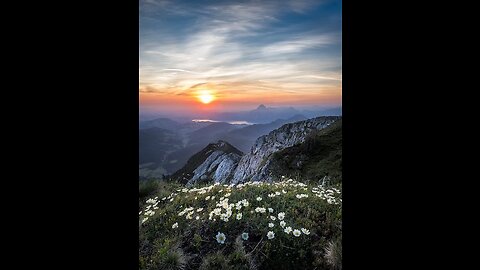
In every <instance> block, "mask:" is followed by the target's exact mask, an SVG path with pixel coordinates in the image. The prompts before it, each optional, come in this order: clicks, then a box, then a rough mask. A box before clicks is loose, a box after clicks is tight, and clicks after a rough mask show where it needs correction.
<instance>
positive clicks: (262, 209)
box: [255, 207, 266, 213]
mask: <svg viewBox="0 0 480 270" xmlns="http://www.w3.org/2000/svg"><path fill="white" fill-rule="evenodd" d="M255 212H257V213H265V212H266V209H265V208H263V207H257V208H255Z"/></svg>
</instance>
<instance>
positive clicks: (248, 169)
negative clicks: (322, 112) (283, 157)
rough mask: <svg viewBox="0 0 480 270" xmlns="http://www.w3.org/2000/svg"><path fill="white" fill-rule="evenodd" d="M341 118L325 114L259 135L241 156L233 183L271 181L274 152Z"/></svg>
mask: <svg viewBox="0 0 480 270" xmlns="http://www.w3.org/2000/svg"><path fill="white" fill-rule="evenodd" d="M340 118H341V117H340V116H325V117H317V118H312V119H309V120H305V121H300V122H296V123H291V124H286V125H283V126H282V127H280V128H278V129H276V130H274V131H272V132H270V133H269V134H268V135H264V136H261V137H259V138H258V139H257V141H256V142H255V145H254V146H253V147H252V148H251V150H250V152H249V153H247V154H246V155H244V156H243V157H242V158H241V160H240V162H239V163H238V166H237V167H236V169H235V172H234V174H233V178H232V180H231V183H233V184H237V183H243V182H246V181H249V180H250V181H270V180H271V176H270V173H269V168H270V162H271V160H270V156H271V155H272V154H273V153H275V152H277V151H280V150H283V149H285V148H287V147H291V146H294V145H296V144H300V143H302V142H304V141H305V138H306V137H307V135H308V134H310V133H311V132H312V131H314V130H320V129H324V128H326V127H328V126H329V125H330V124H332V123H333V122H335V121H336V120H338V119H340Z"/></svg>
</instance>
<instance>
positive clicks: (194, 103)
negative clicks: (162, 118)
mask: <svg viewBox="0 0 480 270" xmlns="http://www.w3.org/2000/svg"><path fill="white" fill-rule="evenodd" d="M341 21H342V16H341V1H340V0H325V1H322V0H317V1H311V0H291V1H269V0H263V1H218V0H217V1H200V0H196V1H173V0H172V1H168V0H141V1H140V52H139V54H140V63H139V64H140V66H139V73H140V85H139V91H140V108H141V110H155V111H172V112H174V111H180V110H188V111H195V110H221V111H225V110H227V111H234V110H244V109H253V108H255V107H257V106H258V105H259V104H265V105H267V106H294V107H296V106H307V105H309V106H312V105H315V106H327V107H332V106H341V95H342V66H341V62H342V61H341V60H342V55H341V46H342V36H341V27H342V25H341Z"/></svg>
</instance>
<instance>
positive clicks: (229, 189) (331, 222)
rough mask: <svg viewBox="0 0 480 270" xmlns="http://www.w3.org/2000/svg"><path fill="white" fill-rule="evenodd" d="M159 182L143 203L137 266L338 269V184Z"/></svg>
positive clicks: (339, 259)
mask: <svg viewBox="0 0 480 270" xmlns="http://www.w3.org/2000/svg"><path fill="white" fill-rule="evenodd" d="M156 185H157V186H156V189H155V191H154V192H148V196H143V197H141V199H140V201H139V235H140V238H139V246H140V249H139V268H140V269H222V270H228V269H341V230H342V229H341V218H342V217H341V216H342V210H341V205H342V199H341V186H340V184H336V185H330V186H325V185H312V184H304V183H302V182H299V181H295V180H293V179H287V178H285V177H284V178H282V180H281V181H279V182H274V183H261V182H248V183H245V184H239V185H236V186H233V185H219V184H215V185H207V186H205V185H204V186H195V187H192V188H185V187H183V186H182V185H180V184H177V183H174V182H170V183H165V182H162V183H157V184H156ZM147 190H148V188H147ZM144 194H145V193H144Z"/></svg>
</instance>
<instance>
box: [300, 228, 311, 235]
mask: <svg viewBox="0 0 480 270" xmlns="http://www.w3.org/2000/svg"><path fill="white" fill-rule="evenodd" d="M301 230H302V233H303V234H305V235H309V234H310V231H309V230H307V229H305V228H301Z"/></svg>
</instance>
